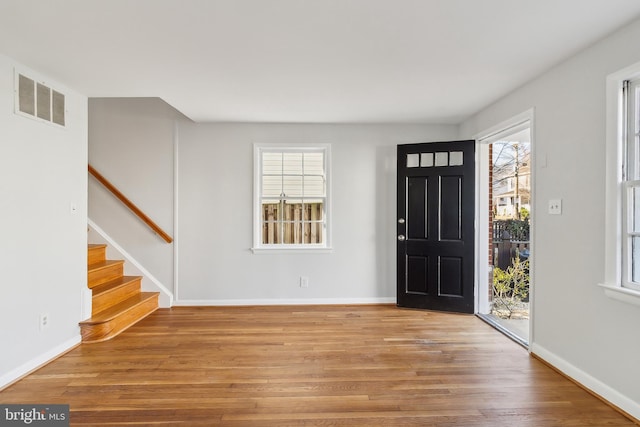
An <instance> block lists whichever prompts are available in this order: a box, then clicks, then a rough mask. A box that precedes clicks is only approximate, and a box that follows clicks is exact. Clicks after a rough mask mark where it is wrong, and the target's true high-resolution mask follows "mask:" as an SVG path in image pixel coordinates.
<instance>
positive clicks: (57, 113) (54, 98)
mask: <svg viewBox="0 0 640 427" xmlns="http://www.w3.org/2000/svg"><path fill="white" fill-rule="evenodd" d="M16 77H17V78H16V84H17V88H16V91H15V92H16V113H18V114H20V115H25V116H29V117H32V118H36V119H40V120H42V121H45V122H48V123H54V124H56V125H60V126H64V125H65V117H64V116H65V106H64V98H65V97H64V94H62V93H60V92H58V91H56V90H53V89H51V88H50V87H49V86H47V85H46V84H44V83H42V82H37V81H36V80H35V79H32V78H29V77H27V76H25V75H23V74H20V73H16Z"/></svg>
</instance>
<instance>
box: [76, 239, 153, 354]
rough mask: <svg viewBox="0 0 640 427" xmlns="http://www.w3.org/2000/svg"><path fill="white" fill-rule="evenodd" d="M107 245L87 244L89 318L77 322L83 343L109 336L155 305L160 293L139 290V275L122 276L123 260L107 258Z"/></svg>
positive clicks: (127, 325)
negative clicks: (91, 294) (90, 293)
mask: <svg viewBox="0 0 640 427" xmlns="http://www.w3.org/2000/svg"><path fill="white" fill-rule="evenodd" d="M106 248H107V245H89V248H88V250H89V256H88V262H87V264H88V266H87V268H88V276H87V277H88V280H87V284H88V286H89V288H90V289H91V291H92V293H93V296H92V305H91V318H90V319H87V320H85V321H83V322H80V332H81V334H82V342H85V343H93V342H101V341H106V340H108V339H111V338H113V337H115V336H116V335H118V334H119V333H120V332H122V331H124V330H125V329H127V328H128V327H130V326H132V325H134V324H135V323H136V322H138V321H139V320H141V319H143V318H145V317H147V316H148V315H149V314H151V313H153V312H154V311H155V310H156V309H157V308H158V295H159V294H160V293H159V292H141V280H142V277H141V276H125V275H124V261H122V260H119V261H111V260H107V259H106Z"/></svg>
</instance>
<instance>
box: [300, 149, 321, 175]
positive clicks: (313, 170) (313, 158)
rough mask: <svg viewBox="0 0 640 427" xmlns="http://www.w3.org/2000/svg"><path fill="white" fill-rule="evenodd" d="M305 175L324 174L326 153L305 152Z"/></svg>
mask: <svg viewBox="0 0 640 427" xmlns="http://www.w3.org/2000/svg"><path fill="white" fill-rule="evenodd" d="M304 173H305V175H324V153H305V154H304Z"/></svg>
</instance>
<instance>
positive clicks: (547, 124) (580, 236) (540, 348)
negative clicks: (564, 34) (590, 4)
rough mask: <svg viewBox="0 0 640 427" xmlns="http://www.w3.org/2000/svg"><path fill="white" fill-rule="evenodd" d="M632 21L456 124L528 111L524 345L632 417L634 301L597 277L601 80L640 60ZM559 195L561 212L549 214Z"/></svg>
mask: <svg viewBox="0 0 640 427" xmlns="http://www.w3.org/2000/svg"><path fill="white" fill-rule="evenodd" d="M639 39H640V21H636V22H635V23H633V24H631V25H630V26H628V27H626V28H624V29H622V30H621V31H618V32H617V33H615V34H613V35H611V36H610V37H608V38H606V39H604V40H603V41H602V42H600V43H598V44H596V45H594V46H592V47H590V48H589V49H587V50H585V51H584V52H582V53H580V54H578V55H577V56H575V57H572V58H570V59H569V60H567V61H566V62H564V63H562V64H560V65H558V66H557V67H555V68H553V69H552V70H550V71H549V72H547V73H545V74H544V75H542V76H541V77H539V78H537V79H536V80H534V81H532V82H530V83H529V84H527V85H525V86H524V87H522V88H520V89H518V90H516V91H514V92H513V93H511V94H509V95H508V96H507V97H505V98H504V99H501V100H500V101H498V102H496V103H495V104H494V105H491V106H490V107H488V108H486V109H484V110H483V111H481V112H480V113H478V114H477V115H476V116H474V117H472V118H470V119H469V120H467V121H466V122H464V123H463V125H462V126H461V136H462V137H472V136H473V135H475V134H476V133H477V132H482V131H483V130H484V129H488V128H490V127H492V126H494V125H496V124H498V123H500V122H502V121H504V120H506V119H508V118H509V117H512V116H515V115H516V114H519V113H521V112H523V111H525V110H527V109H529V108H532V107H533V108H534V109H535V113H534V116H535V120H534V129H533V132H534V141H533V144H534V159H533V163H534V166H535V171H534V174H535V175H534V179H535V194H534V203H535V206H534V211H533V227H534V228H533V243H534V247H533V259H534V263H535V264H534V272H533V274H534V276H533V277H534V280H535V283H534V287H535V291H534V292H535V294H534V301H533V303H534V305H533V313H532V317H533V322H534V323H533V337H532V350H533V352H534V353H537V354H538V355H540V356H542V357H543V358H545V359H547V360H548V361H550V362H552V363H553V364H555V365H556V366H557V367H559V368H561V369H563V370H564V371H565V372H566V373H568V374H570V375H572V376H573V377H574V378H576V379H578V380H579V381H580V382H582V383H583V384H586V385H588V386H590V387H591V388H593V389H594V390H595V391H596V392H598V393H600V394H601V395H603V396H604V397H605V398H607V399H609V400H610V401H612V402H613V403H615V404H617V405H619V406H621V407H622V408H623V409H625V410H626V411H628V412H630V413H631V414H633V415H634V416H635V417H637V418H640V385H639V384H638V380H639V379H640V363H638V355H640V333H639V332H638V327H639V325H640V307H637V306H633V305H629V304H625V303H621V302H617V301H614V300H612V299H609V298H608V297H606V296H605V294H604V292H603V290H602V289H601V288H599V287H598V286H597V283H600V282H602V281H603V280H604V241H605V235H604V228H605V227H604V226H605V206H604V205H605V119H606V115H605V89H606V85H605V81H606V76H607V75H608V74H610V73H612V72H614V71H617V70H619V69H621V68H623V67H625V66H628V65H630V64H632V63H635V62H637V61H640V45H639V44H638V43H637V40H639ZM556 198H560V199H562V202H563V206H562V208H563V213H562V215H560V216H555V215H548V214H547V203H548V201H549V199H556Z"/></svg>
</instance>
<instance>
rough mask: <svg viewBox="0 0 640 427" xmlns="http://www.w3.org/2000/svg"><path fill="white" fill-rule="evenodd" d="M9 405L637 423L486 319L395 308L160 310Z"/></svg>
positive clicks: (9, 398)
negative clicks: (544, 361)
mask: <svg viewBox="0 0 640 427" xmlns="http://www.w3.org/2000/svg"><path fill="white" fill-rule="evenodd" d="M0 402H2V403H5V404H6V403H43V402H46V403H54V404H55V403H61V404H69V405H70V407H71V425H79V426H81V425H88V426H107V425H111V426H118V425H121V426H127V425H163V426H165V425H189V426H216V425H221V426H278V427H283V426H422V427H425V426H426V427H429V426H431V427H453V426H464V427H480V426H492V427H503V426H509V427H512V426H518V427H522V426H525V427H526V426H535V427H539V426H545V427H548V426H551V427H553V426H565V427H572V426H631V425H634V423H633V422H632V421H631V420H629V419H628V418H625V417H624V416H623V415H621V414H620V413H619V412H617V411H615V410H614V409H612V408H611V407H609V406H607V405H606V404H605V403H603V402H601V401H600V400H598V399H597V398H595V397H594V396H592V395H591V394H589V393H587V392H586V391H584V390H582V389H581V388H579V387H578V386H577V385H575V384H574V383H572V382H571V381H569V380H567V379H566V378H564V377H562V376H561V375H559V374H558V373H557V372H555V371H553V370H552V369H550V368H549V367H547V366H545V365H544V364H543V363H541V362H540V361H538V360H536V359H534V358H531V357H530V356H529V355H528V354H527V352H526V351H525V350H524V349H523V348H522V347H520V346H518V345H517V344H515V343H513V342H512V341H510V340H509V339H507V338H505V337H504V336H503V335H501V334H500V333H498V332H496V331H495V330H493V329H492V328H490V327H489V326H488V325H486V324H485V323H484V322H482V321H481V320H479V319H477V318H476V317H474V316H468V315H456V314H444V313H435V312H427V311H418V310H402V309H398V308H396V307H393V306H385V305H380V306H377V305H361V306H304V307H301V306H279V307H278V306H269V307H188V308H187V307H178V308H172V309H159V310H157V311H156V312H155V313H153V314H151V315H150V316H149V317H147V318H146V319H144V320H142V321H141V322H140V323H138V324H137V325H135V326H133V327H131V328H130V329H128V330H127V331H125V332H123V333H122V334H121V335H119V336H118V337H116V338H114V339H112V340H110V341H107V342H104V343H100V344H92V345H81V346H79V347H77V348H76V349H74V350H72V351H70V352H68V353H67V354H65V355H64V356H62V357H60V358H58V359H56V360H55V361H53V362H52V363H50V364H48V365H46V366H45V367H43V368H41V369H40V370H38V371H36V372H34V373H33V374H31V375H29V376H27V377H25V378H24V379H23V380H21V381H19V382H18V383H16V384H14V385H12V386H11V387H9V388H7V389H5V390H3V391H2V392H0Z"/></svg>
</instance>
